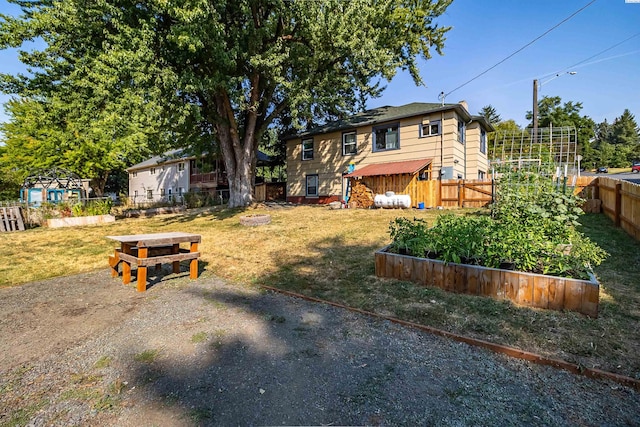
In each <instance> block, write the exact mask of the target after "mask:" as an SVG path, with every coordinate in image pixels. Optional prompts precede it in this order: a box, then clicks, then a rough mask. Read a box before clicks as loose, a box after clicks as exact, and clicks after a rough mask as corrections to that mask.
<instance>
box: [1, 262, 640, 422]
mask: <svg viewBox="0 0 640 427" xmlns="http://www.w3.org/2000/svg"><path fill="white" fill-rule="evenodd" d="M0 375H1V377H0V425H2V426H4V425H30V426H45V425H47V426H49V425H65V426H66V425H108V426H136V427H137V426H195V425H224V426H227V425H241V426H245V425H300V424H305V425H365V424H367V425H394V426H395V425H438V426H448V425H451V426H460V425H501V426H502V425H553V426H562V425H577V426H590V425H599V426H600V425H639V424H640V394H639V393H638V392H636V391H634V390H632V389H628V388H625V387H623V386H620V385H618V384H616V383H609V382H604V381H596V380H591V379H588V378H584V377H580V376H574V375H572V374H569V373H567V372H564V371H560V370H556V369H553V368H550V367H544V366H538V365H534V364H530V363H528V362H525V361H521V360H515V359H510V358H507V357H506V356H502V355H497V354H493V353H490V352H488V351H486V350H482V349H478V348H474V347H470V346H468V345H466V344H462V343H458V342H454V341H450V340H447V339H444V338H439V337H436V336H432V335H429V334H427V333H424V332H420V331H416V330H412V329H408V328H405V327H402V326H399V325H396V324H393V323H390V322H388V321H383V320H378V319H374V318H369V317H367V316H364V315H360V314H356V313H352V312H350V311H347V310H343V309H339V308H335V307H331V306H325V305H321V304H314V303H310V302H307V301H304V300H299V299H295V298H291V297H287V296H283V295H280V294H274V293H271V292H265V291H260V290H257V289H253V288H242V287H238V286H231V285H229V284H227V283H224V282H223V281H221V280H219V279H217V278H215V277H212V276H210V275H208V274H207V273H206V272H205V273H204V274H203V275H202V276H201V277H200V278H199V279H198V280H196V281H190V280H189V279H188V274H186V273H185V274H181V275H179V276H178V277H176V276H175V275H169V276H166V277H163V278H162V280H161V281H159V282H157V283H155V284H154V286H152V287H151V288H150V289H149V290H148V291H147V292H145V293H137V292H136V291H135V288H134V286H133V285H132V286H123V285H122V284H121V283H120V281H119V279H113V278H111V277H110V275H109V272H108V270H106V269H105V270H104V271H99V272H94V273H89V274H82V275H77V276H69V277H62V278H57V279H54V280H49V281H46V282H39V283H30V284H27V285H24V286H21V287H16V288H8V289H0Z"/></svg>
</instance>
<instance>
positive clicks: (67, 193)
mask: <svg viewBox="0 0 640 427" xmlns="http://www.w3.org/2000/svg"><path fill="white" fill-rule="evenodd" d="M89 183H90V180H89V179H81V178H80V177H79V176H78V175H76V174H74V173H72V172H69V171H67V170H65V169H60V168H53V169H50V170H46V171H38V172H36V173H34V174H32V175H30V176H28V177H27V178H26V179H25V180H24V183H23V184H22V188H21V189H20V200H21V201H23V202H27V203H29V204H31V205H33V206H40V204H41V203H43V202H49V203H59V202H74V203H75V202H78V201H80V200H84V199H86V198H87V197H88V195H89V193H90V191H91V188H90V187H89Z"/></svg>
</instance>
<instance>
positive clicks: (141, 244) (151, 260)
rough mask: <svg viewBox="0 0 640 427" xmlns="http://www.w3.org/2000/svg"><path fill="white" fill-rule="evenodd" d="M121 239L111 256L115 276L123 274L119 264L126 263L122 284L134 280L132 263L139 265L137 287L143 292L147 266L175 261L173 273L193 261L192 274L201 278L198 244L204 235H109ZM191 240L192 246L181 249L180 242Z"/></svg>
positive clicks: (158, 266) (112, 270) (123, 267)
mask: <svg viewBox="0 0 640 427" xmlns="http://www.w3.org/2000/svg"><path fill="white" fill-rule="evenodd" d="M107 237H108V238H110V239H113V240H117V241H119V242H120V243H121V247H120V248H117V249H115V251H114V253H113V255H110V256H109V266H110V267H111V275H112V276H113V277H116V276H118V275H119V272H118V266H119V265H120V264H122V283H123V284H125V285H126V284H129V283H131V266H132V265H133V264H135V265H136V266H137V289H138V291H140V292H143V291H145V290H146V287H147V267H148V266H150V265H155V266H156V271H159V270H160V267H161V265H162V264H166V263H172V266H173V272H174V273H179V272H180V262H181V261H186V260H188V261H190V263H189V277H190V278H191V279H197V278H198V258H199V257H200V252H198V243H199V242H200V235H197V234H187V233H158V234H146V235H130V236H107ZM181 242H188V243H190V247H189V249H181V248H180V243H181Z"/></svg>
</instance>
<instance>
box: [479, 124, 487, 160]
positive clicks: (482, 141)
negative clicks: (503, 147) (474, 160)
mask: <svg viewBox="0 0 640 427" xmlns="http://www.w3.org/2000/svg"><path fill="white" fill-rule="evenodd" d="M480 152H481V153H482V154H487V132H486V131H485V130H484V129H480Z"/></svg>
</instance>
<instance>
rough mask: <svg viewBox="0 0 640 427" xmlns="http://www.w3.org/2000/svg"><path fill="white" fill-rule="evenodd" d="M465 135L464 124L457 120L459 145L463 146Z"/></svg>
mask: <svg viewBox="0 0 640 427" xmlns="http://www.w3.org/2000/svg"><path fill="white" fill-rule="evenodd" d="M465 133H466V126H465V125H464V122H463V121H461V120H458V142H459V143H460V144H464V141H465Z"/></svg>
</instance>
